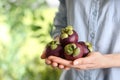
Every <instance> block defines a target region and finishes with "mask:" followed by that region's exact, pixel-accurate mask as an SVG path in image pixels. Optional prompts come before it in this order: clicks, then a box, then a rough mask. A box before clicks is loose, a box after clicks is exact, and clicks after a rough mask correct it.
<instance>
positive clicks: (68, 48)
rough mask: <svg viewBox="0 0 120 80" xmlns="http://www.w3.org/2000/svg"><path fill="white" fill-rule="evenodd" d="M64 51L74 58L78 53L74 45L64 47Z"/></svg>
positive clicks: (78, 50)
mask: <svg viewBox="0 0 120 80" xmlns="http://www.w3.org/2000/svg"><path fill="white" fill-rule="evenodd" d="M64 50H65V53H66V54H67V55H73V56H74V57H75V56H78V55H79V53H80V49H79V48H77V46H76V45H75V44H74V43H71V44H68V45H66V46H65V48H64Z"/></svg>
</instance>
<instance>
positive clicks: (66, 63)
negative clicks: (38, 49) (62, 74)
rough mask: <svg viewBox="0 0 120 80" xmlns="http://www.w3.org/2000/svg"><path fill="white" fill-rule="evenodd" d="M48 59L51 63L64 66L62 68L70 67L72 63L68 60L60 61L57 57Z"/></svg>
mask: <svg viewBox="0 0 120 80" xmlns="http://www.w3.org/2000/svg"><path fill="white" fill-rule="evenodd" d="M48 59H49V60H51V61H53V62H56V63H59V64H61V65H64V66H71V65H72V61H68V60H65V59H62V58H59V57H55V56H50V57H48Z"/></svg>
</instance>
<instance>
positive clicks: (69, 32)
mask: <svg viewBox="0 0 120 80" xmlns="http://www.w3.org/2000/svg"><path fill="white" fill-rule="evenodd" d="M72 34H73V28H72V26H67V27H66V28H64V29H62V30H61V38H62V39H65V38H68V37H69V35H72Z"/></svg>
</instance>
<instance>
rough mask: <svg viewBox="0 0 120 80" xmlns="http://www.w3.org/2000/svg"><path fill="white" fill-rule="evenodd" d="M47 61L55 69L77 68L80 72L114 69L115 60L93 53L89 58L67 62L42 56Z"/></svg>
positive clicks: (53, 57)
mask: <svg viewBox="0 0 120 80" xmlns="http://www.w3.org/2000/svg"><path fill="white" fill-rule="evenodd" d="M41 58H44V59H45V62H46V64H49V65H51V66H53V67H58V68H60V69H70V68H75V69H79V70H87V69H97V68H109V67H113V65H114V60H112V56H110V57H109V55H102V54H101V53H99V52H91V53H89V55H88V56H86V57H83V58H79V59H76V60H74V61H69V60H65V59H62V58H59V57H55V56H50V57H48V58H46V57H45V54H43V55H42V56H41Z"/></svg>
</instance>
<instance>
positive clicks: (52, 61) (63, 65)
mask: <svg viewBox="0 0 120 80" xmlns="http://www.w3.org/2000/svg"><path fill="white" fill-rule="evenodd" d="M41 59H45V63H46V64H48V65H51V66H52V67H54V68H55V67H57V68H59V69H65V70H69V69H70V67H71V65H72V61H68V60H65V59H62V58H59V57H56V56H49V57H48V58H46V56H45V51H44V52H43V54H42V55H41Z"/></svg>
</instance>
